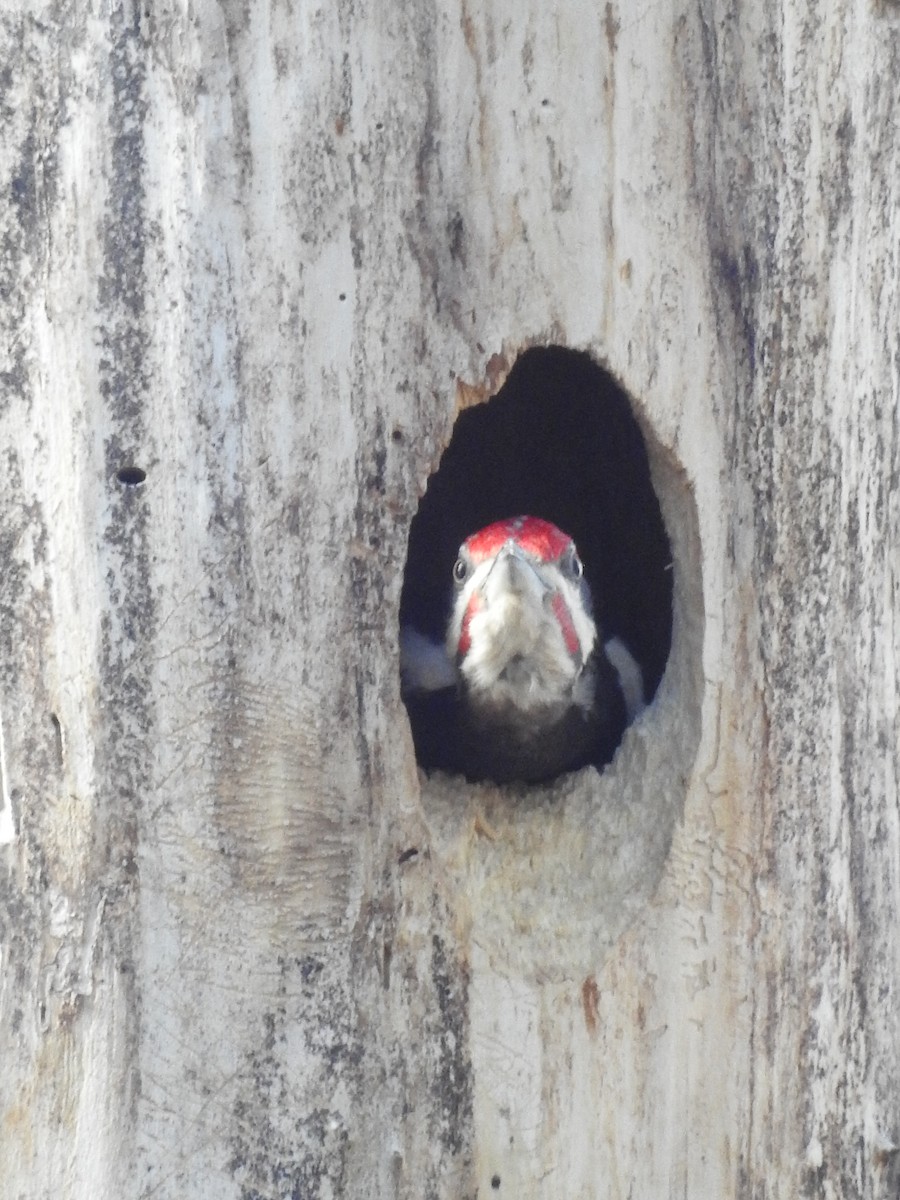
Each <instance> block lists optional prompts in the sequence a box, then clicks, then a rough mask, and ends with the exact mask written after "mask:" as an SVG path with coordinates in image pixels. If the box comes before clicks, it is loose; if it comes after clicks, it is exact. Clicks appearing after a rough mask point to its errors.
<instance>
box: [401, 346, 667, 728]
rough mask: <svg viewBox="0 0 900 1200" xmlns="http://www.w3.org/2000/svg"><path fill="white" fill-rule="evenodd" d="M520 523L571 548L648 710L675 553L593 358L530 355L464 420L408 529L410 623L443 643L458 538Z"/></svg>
mask: <svg viewBox="0 0 900 1200" xmlns="http://www.w3.org/2000/svg"><path fill="white" fill-rule="evenodd" d="M521 514H528V515H531V516H537V517H543V518H545V519H546V520H549V521H552V522H553V523H554V524H556V525H558V526H559V527H560V528H561V529H563V530H565V532H566V533H568V534H569V535H570V536H571V537H572V538H573V539H574V541H575V544H576V546H577V547H578V550H579V553H580V555H581V557H582V559H583V561H584V568H585V576H586V578H587V581H588V584H589V586H590V589H591V593H592V596H593V602H594V616H595V619H596V620H597V623H598V625H599V627H600V629H601V630H602V636H603V638H604V639H609V638H612V637H618V638H621V639H622V640H623V641H624V642H625V644H626V645H627V646H628V648H629V650H630V651H631V653H632V655H633V656H634V657H635V658H636V659H637V661H638V663H639V665H640V666H641V669H642V673H643V679H644V692H645V699H646V700H647V701H648V702H649V700H650V699H652V697H653V695H654V694H655V692H656V689H657V687H658V685H659V682H660V679H661V678H662V675H663V672H664V670H665V667H666V661H667V659H668V656H669V650H670V647H671V642H672V590H673V571H672V551H671V546H670V543H669V538H668V536H667V534H666V529H665V525H664V523H663V518H662V514H661V511H660V506H659V501H658V499H657V497H656V493H655V491H654V488H653V484H652V482H651V477H650V468H649V464H648V460H647V450H646V446H645V443H644V438H643V435H642V433H641V430H640V427H639V426H638V423H637V421H636V419H635V417H634V414H633V412H632V409H631V405H630V402H629V400H628V397H627V396H626V394H625V393H624V391H623V390H622V389H621V388H620V387H619V385H618V384H617V383H616V382H615V380H614V379H613V377H612V376H611V375H610V374H609V373H608V372H607V371H605V370H604V369H603V368H602V367H600V366H598V365H597V364H596V363H595V362H594V361H593V359H592V358H591V357H590V356H589V355H588V354H585V353H581V352H578V351H572V350H567V349H565V348H562V347H557V346H551V347H539V348H534V349H530V350H527V351H526V352H525V353H523V354H522V355H521V356H520V357H519V359H518V360H517V362H516V364H515V366H514V367H513V369H512V371H511V372H510V375H509V377H508V379H507V381H506V383H505V384H504V386H503V387H502V388H501V389H500V391H499V392H498V394H497V395H496V396H495V397H494V398H493V399H491V400H490V401H488V402H487V403H485V404H482V405H478V406H476V407H474V408H470V409H467V410H465V411H464V412H462V413H461V414H460V416H459V418H458V420H457V422H456V426H455V428H454V431H453V437H452V439H451V441H450V444H449V445H448V447H447V450H446V451H445V453H444V455H443V457H442V459H441V462H440V466H439V468H438V470H437V471H436V472H435V474H434V475H433V476H432V477H431V479H430V480H429V483H428V488H427V491H426V493H425V495H424V497H423V498H422V502H421V504H420V506H419V510H418V512H417V514H416V516H415V518H414V520H413V522H412V525H411V528H410V537H409V549H408V556H407V566H406V574H405V577H404V583H403V591H402V595H401V606H400V622H401V625H402V626H404V627H410V626H411V627H413V628H415V629H418V630H419V631H420V632H421V633H424V634H426V635H427V636H428V637H429V638H431V639H432V640H435V641H442V640H443V637H444V632H445V629H446V625H447V621H448V618H449V615H450V613H449V607H450V603H451V597H452V585H451V578H452V576H451V572H452V569H453V564H454V561H455V559H456V556H457V552H458V550H459V546H460V544H461V542H462V541H463V540H464V539H465V538H466V537H468V536H469V535H470V534H471V533H473V532H474V531H475V530H477V529H480V528H482V527H483V526H485V525H487V524H490V523H491V522H492V521H495V520H498V519H501V518H503V517H512V516H517V515H521ZM415 732H416V731H415V728H414V734H415Z"/></svg>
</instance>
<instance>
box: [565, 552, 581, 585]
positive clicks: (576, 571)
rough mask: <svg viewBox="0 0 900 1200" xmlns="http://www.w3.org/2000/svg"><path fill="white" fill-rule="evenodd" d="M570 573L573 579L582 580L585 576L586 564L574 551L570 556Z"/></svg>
mask: <svg viewBox="0 0 900 1200" xmlns="http://www.w3.org/2000/svg"><path fill="white" fill-rule="evenodd" d="M569 573H570V575H571V576H572V578H573V579H580V578H581V577H582V575H583V574H584V563H583V562H582V561H581V559H580V558H579V557H578V555H577V554H576V553H575V551H574V550H573V551H572V552H571V554H570V555H569Z"/></svg>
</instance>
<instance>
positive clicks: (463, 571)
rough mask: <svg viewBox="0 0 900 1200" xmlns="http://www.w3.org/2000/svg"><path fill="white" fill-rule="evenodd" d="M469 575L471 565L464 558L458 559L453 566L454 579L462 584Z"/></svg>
mask: <svg viewBox="0 0 900 1200" xmlns="http://www.w3.org/2000/svg"><path fill="white" fill-rule="evenodd" d="M468 573H469V564H468V563H467V562H466V560H465V559H464V558H458V559H457V560H456V562H455V563H454V564H453V578H454V579H455V580H456V582H457V583H462V581H463V580H464V579H465V577H466V576H467V575H468Z"/></svg>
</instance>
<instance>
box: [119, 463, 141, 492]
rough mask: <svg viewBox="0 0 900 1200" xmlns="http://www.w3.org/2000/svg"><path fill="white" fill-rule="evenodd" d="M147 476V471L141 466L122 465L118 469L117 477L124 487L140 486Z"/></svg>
mask: <svg viewBox="0 0 900 1200" xmlns="http://www.w3.org/2000/svg"><path fill="white" fill-rule="evenodd" d="M146 478H147V472H146V471H143V470H141V468H140V467H134V466H130V467H122V468H120V470H118V471H116V479H117V480H118V482H119V483H121V484H122V485H123V486H124V487H139V486H140V484H142V483H143V482H144V481H145V479H146Z"/></svg>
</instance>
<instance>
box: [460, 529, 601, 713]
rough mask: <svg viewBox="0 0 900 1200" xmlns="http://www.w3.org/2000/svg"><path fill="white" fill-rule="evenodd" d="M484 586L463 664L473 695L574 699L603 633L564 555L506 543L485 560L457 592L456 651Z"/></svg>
mask: <svg viewBox="0 0 900 1200" xmlns="http://www.w3.org/2000/svg"><path fill="white" fill-rule="evenodd" d="M476 592H477V593H480V595H481V599H482V607H481V608H480V609H478V611H476V612H475V613H473V614H472V616H471V618H470V620H469V625H468V633H469V641H470V644H469V648H468V651H467V653H466V655H465V657H464V659H463V660H462V661H461V663H460V665H459V667H460V671H461V673H462V675H463V677H464V678H465V680H466V683H467V685H468V687H469V690H470V693H471V694H472V695H473V699H475V698H477V697H478V695H479V694H481V695H484V696H487V695H488V694H489V695H490V701H491V703H499V704H508V705H511V706H514V707H516V708H519V709H523V710H527V709H529V708H545V707H547V706H548V705H553V704H556V703H560V702H562V701H563V700H565V703H569V702H570V696H571V690H572V687H573V686H574V684H575V682H576V680H577V679H578V676H579V675H580V673H581V670H582V668H583V665H584V663H585V662H586V661H587V660H588V658H589V656H590V653H591V651H592V650H593V647H594V643H595V641H596V638H597V629H596V626H595V625H594V622H593V620H592V618H591V616H590V613H589V612H588V611H587V610H586V608H585V604H584V600H583V593H582V585H581V584H580V582H578V581H573V580H572V579H570V578H568V577H567V576H566V575H565V574H564V573H563V571H562V570H561V569H560V567H559V565H558V564H557V563H538V562H535V561H534V560H533V559H531V558H530V556H528V555H526V554H524V553H523V552H521V551H519V552H518V553H513V552H510V551H508V550H506V548H505V547H504V550H503V551H501V552H500V553H499V554H498V555H496V556H495V557H493V558H491V559H488V560H487V561H486V562H483V563H480V564H479V565H478V566H477V567H476V568H475V570H474V571H473V572H472V575H471V577H470V578H469V579H467V580H466V582H465V584H464V585H463V587H462V588H461V589H460V591H459V592H458V594H457V598H456V605H455V607H454V611H453V616H452V618H451V621H450V625H449V628H448V631H447V653H448V655H449V656H450V657H451V658H453V659H455V658H456V656H457V651H458V647H459V641H460V637H461V635H462V626H463V620H464V617H465V613H466V610H467V608H468V606H469V602H470V600H471V598H472V596H473V595H474V594H475V593H476ZM555 593H558V594H559V595H560V596H561V597H562V599H563V601H564V603H565V604H566V606H567V608H568V610H569V613H570V615H571V619H572V625H573V628H574V630H575V635H576V637H577V639H578V644H579V647H580V650H581V655H580V661H579V659H578V658H573V656H572V654H571V653H570V651H569V649H568V647H567V645H566V638H565V634H564V632H563V630H562V628H561V626H560V623H559V621H558V619H557V617H556V616H555V614H554V613H553V612H552V609H551V607H550V598H551V597H552V596H553V595H554V594H555Z"/></svg>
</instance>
